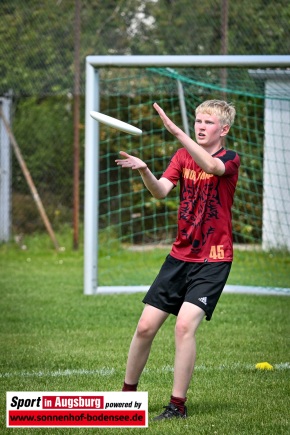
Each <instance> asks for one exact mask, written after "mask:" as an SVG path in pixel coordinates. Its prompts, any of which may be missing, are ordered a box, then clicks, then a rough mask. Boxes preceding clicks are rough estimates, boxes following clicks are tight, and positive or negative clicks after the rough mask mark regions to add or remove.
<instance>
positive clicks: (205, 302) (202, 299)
mask: <svg viewBox="0 0 290 435" xmlns="http://www.w3.org/2000/svg"><path fill="white" fill-rule="evenodd" d="M198 300H199V301H200V302H202V303H203V304H204V305H207V297H204V298H198Z"/></svg>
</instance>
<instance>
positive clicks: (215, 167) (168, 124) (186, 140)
mask: <svg viewBox="0 0 290 435" xmlns="http://www.w3.org/2000/svg"><path fill="white" fill-rule="evenodd" d="M153 107H154V109H155V110H156V111H157V112H158V114H159V116H160V118H161V119H162V121H163V124H164V126H165V128H166V129H167V130H168V131H169V133H171V134H173V136H175V137H176V139H177V140H178V141H179V142H180V143H181V145H183V146H184V148H185V149H186V150H187V151H188V152H189V154H190V155H191V156H192V158H193V159H194V160H195V162H196V163H197V164H198V166H200V167H201V168H202V169H203V170H204V171H205V172H206V173H207V174H214V175H223V174H224V172H225V165H224V164H223V162H222V161H221V160H220V159H218V158H214V157H212V156H211V155H210V154H209V153H208V152H207V151H205V150H204V149H203V148H202V147H201V146H200V145H198V144H197V143H196V142H194V140H192V139H191V138H190V137H189V136H187V134H185V133H184V132H183V131H182V130H181V129H180V128H179V127H177V125H175V124H174V123H173V122H172V121H171V120H170V119H169V118H168V116H167V115H166V114H165V112H164V110H163V109H161V107H160V106H159V105H158V104H157V103H154V104H153Z"/></svg>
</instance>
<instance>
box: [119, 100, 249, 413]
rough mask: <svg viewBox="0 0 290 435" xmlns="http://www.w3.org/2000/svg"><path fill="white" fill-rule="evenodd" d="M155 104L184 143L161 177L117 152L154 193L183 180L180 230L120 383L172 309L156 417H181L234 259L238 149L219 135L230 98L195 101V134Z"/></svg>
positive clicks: (134, 372)
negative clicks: (166, 379) (164, 400)
mask: <svg viewBox="0 0 290 435" xmlns="http://www.w3.org/2000/svg"><path fill="white" fill-rule="evenodd" d="M153 107H154V108H155V109H156V111H157V112H158V114H159V116H160V117H161V119H162V121H163V123H164V126H165V127H166V129H167V130H168V131H169V132H170V133H171V134H173V136H175V137H176V138H177V139H178V140H179V142H180V143H181V145H182V146H183V148H181V149H178V150H177V152H176V153H175V154H174V156H173V157H172V159H171V161H170V164H169V166H168V168H167V169H166V170H165V172H164V173H163V175H162V177H161V178H160V179H159V180H158V179H157V178H156V177H155V176H154V175H153V174H152V172H151V171H150V170H149V168H148V167H147V165H146V163H144V162H143V161H142V160H140V159H138V158H137V157H134V156H131V155H129V154H127V153H125V152H123V151H121V152H120V154H121V155H122V157H123V158H122V159H118V160H116V163H117V165H120V166H122V167H123V168H132V169H134V170H138V171H139V173H140V175H141V177H142V179H143V182H144V184H145V186H146V187H147V189H148V190H149V191H150V192H151V194H152V195H153V196H154V197H155V198H158V199H160V198H165V197H166V196H167V194H168V193H169V192H170V191H171V189H173V187H175V186H176V185H177V183H178V182H180V205H179V210H178V231H177V237H176V240H175V242H174V243H173V246H172V249H171V252H170V254H169V255H168V256H167V258H166V260H165V262H164V264H163V266H162V267H161V270H160V272H159V274H158V276H157V277H156V279H155V281H154V282H153V284H152V286H151V287H150V289H149V290H148V293H147V294H146V296H145V297H144V299H143V302H144V303H145V307H144V310H143V313H142V315H141V317H140V320H139V323H138V325H137V329H136V331H135V334H134V336H133V339H132V342H131V346H130V349H129V355H128V361H127V368H126V375H125V380H124V385H123V391H137V386H138V382H139V378H140V376H141V374H142V371H143V369H144V367H145V364H146V362H147V359H148V357H149V353H150V348H151V344H152V342H153V339H154V337H155V335H156V333H157V332H158V330H159V328H160V327H161V326H162V324H163V323H164V321H165V320H166V319H167V317H168V316H169V314H173V315H175V316H176V325H175V363H174V381H173V389H172V395H171V398H170V401H169V404H168V405H167V406H165V410H164V411H163V412H162V413H161V414H160V415H158V416H157V417H155V420H163V419H171V418H186V417H187V408H186V406H185V402H186V393H187V390H188V387H189V383H190V380H191V376H192V373H193V369H194V363H195V356H196V350H195V333H196V330H197V328H198V326H199V325H200V323H201V321H202V319H203V318H204V317H206V320H210V319H211V316H212V313H213V311H214V309H215V306H216V304H217V302H218V299H219V297H220V295H221V293H222V290H223V288H224V286H225V283H226V281H227V278H228V275H229V273H230V269H231V264H232V260H233V244H232V223H231V206H232V203H233V197H234V192H235V188H236V184H237V180H238V169H239V165H240V159H239V156H238V155H237V154H236V152H234V151H230V150H225V149H224V148H223V146H222V143H223V139H224V138H225V136H226V135H227V133H228V132H229V130H230V127H231V125H232V124H233V122H234V118H235V113H236V112H235V109H234V107H233V106H232V105H230V104H228V103H226V102H225V101H220V100H209V101H205V102H204V103H202V104H201V105H199V106H198V107H197V108H196V111H195V114H196V119H195V127H194V128H195V136H196V142H194V141H193V140H192V139H191V138H190V137H188V136H187V135H186V134H185V133H184V132H183V131H182V130H181V129H180V128H178V127H177V126H176V125H175V124H174V123H173V122H172V121H171V120H170V119H169V118H168V117H167V116H166V114H165V113H164V111H163V110H162V109H161V108H160V107H159V105H158V104H157V103H154V105H153Z"/></svg>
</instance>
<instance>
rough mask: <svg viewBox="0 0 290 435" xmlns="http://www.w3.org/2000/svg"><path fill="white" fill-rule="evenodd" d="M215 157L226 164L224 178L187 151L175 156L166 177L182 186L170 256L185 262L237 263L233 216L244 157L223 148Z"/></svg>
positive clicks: (183, 149) (180, 151) (184, 150)
mask: <svg viewBox="0 0 290 435" xmlns="http://www.w3.org/2000/svg"><path fill="white" fill-rule="evenodd" d="M213 157H218V158H219V159H220V160H221V161H222V162H223V163H224V165H225V173H224V174H223V175H222V176H217V175H212V174H207V173H206V172H204V171H203V170H202V169H201V168H200V167H199V166H198V165H197V164H196V163H195V161H194V160H193V158H192V157H191V156H190V154H189V153H188V152H187V151H186V149H185V148H181V149H179V150H178V151H177V152H176V153H175V154H174V156H173V157H172V159H171V161H170V164H169V166H168V168H167V169H166V170H165V172H164V173H163V175H162V176H163V177H165V178H167V179H168V180H170V181H171V182H172V183H173V184H174V185H177V183H178V182H179V183H180V205H179V209H178V232H177V237H176V239H175V242H174V243H173V246H172V250H171V252H170V254H171V255H172V256H173V257H175V258H177V259H179V260H183V261H190V262H204V261H205V262H206V261H209V262H214V261H215V262H217V261H232V260H233V237H232V213H231V207H232V204H233V198H234V193H235V189H236V184H237V181H238V170H239V166H240V158H239V156H238V154H237V153H236V152H234V151H230V150H225V149H224V148H221V149H220V150H219V151H218V152H217V153H215V154H214V155H213Z"/></svg>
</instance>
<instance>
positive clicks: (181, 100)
mask: <svg viewBox="0 0 290 435" xmlns="http://www.w3.org/2000/svg"><path fill="white" fill-rule="evenodd" d="M177 89H178V97H179V105H180V111H181V118H182V124H183V130H184V132H185V133H186V134H187V136H190V131H189V126H188V117H187V110H186V104H185V99H184V91H183V86H182V83H181V81H180V80H177Z"/></svg>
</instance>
